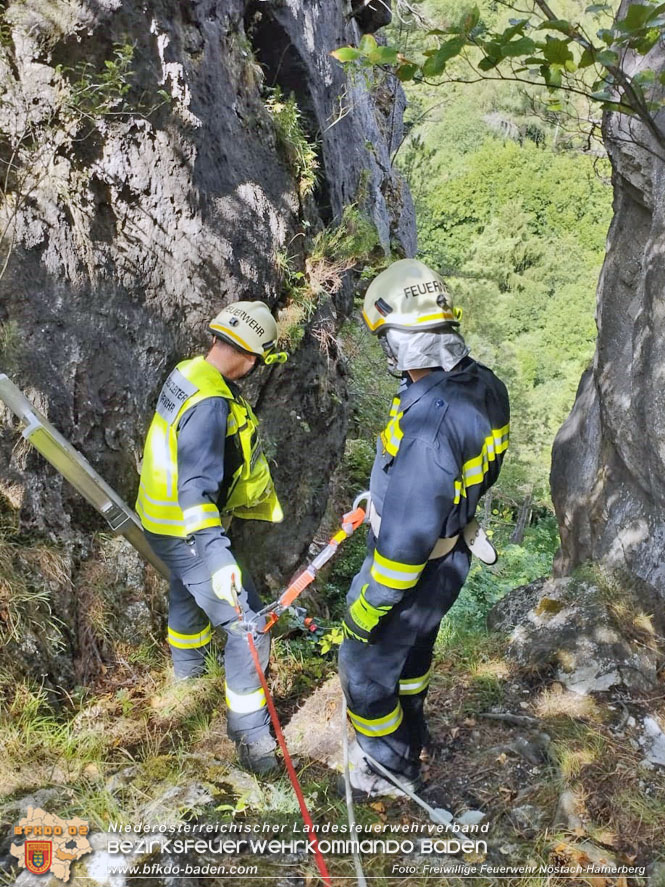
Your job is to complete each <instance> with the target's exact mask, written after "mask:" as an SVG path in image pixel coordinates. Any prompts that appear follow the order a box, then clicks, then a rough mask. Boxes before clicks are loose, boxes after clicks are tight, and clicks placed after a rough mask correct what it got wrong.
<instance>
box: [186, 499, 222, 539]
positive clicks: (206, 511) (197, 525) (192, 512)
mask: <svg viewBox="0 0 665 887" xmlns="http://www.w3.org/2000/svg"><path fill="white" fill-rule="evenodd" d="M182 517H183V520H184V521H185V530H186V531H187V532H188V533H196V531H197V530H205V529H206V527H219V526H221V524H222V521H221V518H220V516H219V509H218V508H217V506H216V505H213V504H212V502H206V503H205V504H204V505H192V506H191V508H185V509H184V510H183V512H182Z"/></svg>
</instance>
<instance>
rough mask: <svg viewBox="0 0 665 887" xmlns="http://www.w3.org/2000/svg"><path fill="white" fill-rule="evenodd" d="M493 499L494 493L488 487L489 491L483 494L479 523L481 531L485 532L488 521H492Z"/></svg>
mask: <svg viewBox="0 0 665 887" xmlns="http://www.w3.org/2000/svg"><path fill="white" fill-rule="evenodd" d="M493 499H494V491H493V490H492V488H491V487H490V488H489V490H488V491H487V492H486V493H485V499H484V509H483V519H482V521H481V524H482V527H483V530H486V529H487V528H488V527H489V524H490V520H491V519H492V500H493Z"/></svg>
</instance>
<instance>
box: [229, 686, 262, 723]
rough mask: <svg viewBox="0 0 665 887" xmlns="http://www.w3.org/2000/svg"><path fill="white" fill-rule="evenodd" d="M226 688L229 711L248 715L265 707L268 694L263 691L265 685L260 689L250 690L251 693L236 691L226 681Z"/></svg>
mask: <svg viewBox="0 0 665 887" xmlns="http://www.w3.org/2000/svg"><path fill="white" fill-rule="evenodd" d="M224 689H225V690H226V705H227V706H228V709H229V711H232V712H235V713H236V714H239V715H247V714H250V713H251V712H253V711H259V710H260V709H262V708H264V707H265V704H266V694H265V693H264V691H263V687H259V689H258V690H250V691H249V693H236V692H235V690H232V689H231V688H230V687H229V685H228V684H227V683H226V682H225V683H224Z"/></svg>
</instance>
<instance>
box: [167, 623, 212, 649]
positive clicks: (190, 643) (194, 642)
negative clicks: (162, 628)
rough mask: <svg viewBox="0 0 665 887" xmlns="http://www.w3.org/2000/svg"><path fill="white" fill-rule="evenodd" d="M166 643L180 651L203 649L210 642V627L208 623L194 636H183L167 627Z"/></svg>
mask: <svg viewBox="0 0 665 887" xmlns="http://www.w3.org/2000/svg"><path fill="white" fill-rule="evenodd" d="M167 637H168V642H169V644H170V645H171V646H172V647H178V648H179V649H180V650H193V649H195V648H196V647H205V645H206V644H209V643H210V641H211V640H212V625H211V624H210V623H208V624H207V625H206V627H205V628H203V629H202V630H201V631H197V632H194V634H183V633H182V632H180V631H175V630H174V629H173V628H171V626H170V625H169V629H168V635H167Z"/></svg>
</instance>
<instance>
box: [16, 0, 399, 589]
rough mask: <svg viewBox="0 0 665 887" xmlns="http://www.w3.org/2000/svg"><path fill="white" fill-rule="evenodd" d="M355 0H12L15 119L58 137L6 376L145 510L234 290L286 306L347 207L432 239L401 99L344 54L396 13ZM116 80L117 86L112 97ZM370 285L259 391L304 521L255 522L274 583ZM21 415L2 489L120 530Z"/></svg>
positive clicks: (318, 496)
mask: <svg viewBox="0 0 665 887" xmlns="http://www.w3.org/2000/svg"><path fill="white" fill-rule="evenodd" d="M347 7H348V8H347ZM356 7H358V4H356ZM381 9H383V11H384V12H385V9H384V7H381ZM358 10H359V7H358V8H357V9H355V10H354V9H353V8H352V7H351V5H350V4H342V3H334V4H333V3H328V2H325V0H312V2H308V3H306V4H303V3H300V2H298V0H284V2H281V3H275V4H268V3H264V2H255V0H203V2H193V0H191V2H178V0H156V2H149V3H147V4H146V3H142V2H138V0H100V2H95V3H92V4H74V5H72V4H70V3H68V2H65V0H55V2H53V3H50V4H49V5H48V15H46V14H45V12H44V5H43V4H42V3H39V2H38V0H27V2H23V0H21V2H19V0H17V2H10V3H9V4H6V9H4V11H3V13H2V16H3V19H4V22H5V24H4V25H3V29H4V30H3V34H5V32H6V33H7V34H8V35H11V36H10V37H8V38H7V40H8V42H7V43H6V45H5V44H4V42H3V45H4V46H5V52H4V54H0V67H1V68H2V72H1V75H2V80H3V83H8V84H9V86H8V89H7V91H6V92H5V93H4V95H3V97H2V101H1V102H0V128H2V130H3V131H4V132H10V131H11V132H13V134H14V136H13V137H14V141H16V140H17V138H19V137H20V135H21V131H24V132H25V133H27V134H28V135H30V134H37V136H38V138H39V139H42V141H43V143H44V146H45V147H44V149H43V150H41V149H40V152H38V153H34V150H35V145H34V139H33V142H30V140H29V138H28V139H23V141H22V142H21V148H20V151H23V152H24V153H23V155H21V154H20V151H19V154H18V155H17V158H18V159H17V161H16V165H17V166H18V164H19V161H20V159H21V157H23V159H24V160H25V159H26V158H27V159H28V160H29V161H30V162H29V163H26V164H24V167H25V168H26V169H29V170H31V172H30V174H29V175H28V177H27V179H26V180H25V181H24V182H22V183H21V182H20V181H19V179H18V173H17V174H16V176H15V178H16V182H15V191H16V194H15V195H14V197H13V198H11V199H10V200H9V201H7V202H6V205H5V209H4V212H5V217H4V218H3V219H2V220H0V221H1V222H2V225H3V226H4V224H5V221H6V220H7V218H8V215H9V216H12V213H13V216H12V218H10V222H12V224H10V226H9V228H8V229H7V230H8V231H9V234H10V235H11V236H8V237H5V238H4V241H3V243H2V256H1V257H0V258H1V259H2V262H4V261H5V260H6V261H7V267H6V269H5V271H4V274H3V275H2V278H1V279H0V290H1V294H0V334H1V335H0V371H4V372H7V373H8V374H9V375H10V377H11V378H12V379H13V380H14V381H16V382H17V384H19V385H20V386H21V387H22V388H23V389H24V390H25V391H26V393H27V394H28V395H29V396H30V397H32V398H33V399H34V402H35V403H36V404H37V405H38V406H39V408H40V409H42V410H43V411H44V412H45V413H46V414H47V415H48V417H49V418H50V419H51V421H53V422H54V424H55V425H56V426H57V427H58V428H59V429H60V430H61V431H62V432H63V433H64V434H65V436H66V437H68V438H69V439H70V440H71V441H72V443H73V444H74V445H75V446H76V447H78V448H79V449H80V450H81V451H82V452H83V453H84V454H85V455H86V456H87V458H88V459H89V461H90V462H91V463H92V464H93V465H94V466H95V467H96V468H97V469H98V470H99V471H100V473H101V474H102V475H103V476H104V478H105V479H106V480H107V481H108V482H109V483H111V485H113V486H114V487H115V488H116V489H117V490H118V491H119V492H120V493H121V494H122V495H123V496H124V497H125V498H126V499H127V501H128V502H130V503H132V504H133V501H134V497H135V493H136V486H137V480H138V466H139V463H140V458H141V449H142V443H143V439H144V435H145V432H146V429H147V426H148V423H149V421H150V418H151V415H152V411H153V408H154V404H155V400H156V396H157V393H158V391H159V388H160V386H161V384H162V382H163V380H164V378H165V376H166V375H167V373H168V371H169V370H170V368H171V367H172V366H173V365H174V364H175V363H176V362H177V361H178V360H180V359H183V358H184V357H188V356H191V355H193V354H195V353H197V352H200V351H202V350H203V349H204V348H205V347H206V342H207V334H206V327H207V322H208V320H209V319H210V317H212V316H213V315H214V314H215V313H216V312H217V311H219V310H220V308H221V307H222V306H223V305H224V304H226V303H228V302H230V301H234V300H237V299H243V298H244V299H257V298H259V299H264V300H266V301H267V302H269V304H270V305H271V306H273V307H274V308H275V310H277V309H278V308H279V307H280V305H283V304H284V300H285V298H286V296H285V295H284V294H283V293H282V289H283V286H282V285H283V278H284V268H283V265H284V257H288V263H290V264H291V265H292V267H293V268H294V269H295V270H299V269H304V267H305V262H304V248H303V244H304V242H305V240H306V236H305V235H307V234H308V232H315V231H317V230H321V229H322V228H323V227H324V226H334V225H336V224H337V223H339V220H340V218H341V215H342V211H343V208H344V207H345V206H348V205H349V204H352V203H354V202H357V203H358V205H359V208H360V209H362V211H363V212H364V213H365V214H366V215H367V216H369V217H370V218H371V220H372V221H373V223H374V225H375V226H376V229H377V233H378V239H379V242H380V244H381V246H382V247H383V252H385V253H389V252H390V251H391V250H393V251H395V252H397V253H398V254H403V255H408V254H413V252H414V251H415V225H414V218H413V212H412V207H411V202H410V198H409V195H408V191H407V189H406V187H405V186H404V185H403V183H402V181H401V179H400V178H399V176H398V175H397V174H395V173H394V172H393V170H392V168H391V162H390V155H391V150H392V149H394V147H395V146H396V144H397V143H398V142H399V140H400V138H401V132H400V129H401V115H402V110H403V97H402V94H401V91H399V90H398V88H397V90H398V91H397V92H395V89H396V88H395V87H392V86H390V85H389V82H388V81H386V82H385V83H376V84H375V85H374V86H373V87H371V86H368V84H366V83H365V82H360V81H352V80H351V79H349V78H347V76H346V74H345V73H344V71H343V69H342V67H341V66H340V65H339V63H338V62H336V61H335V60H334V59H332V58H331V56H330V55H329V53H330V51H331V50H332V49H334V48H335V47H338V46H341V45H345V44H347V43H349V42H351V43H354V42H357V40H358V39H359V37H360V35H361V25H363V26H365V27H367V29H368V30H374V29H375V28H376V27H378V26H379V24H380V22H379V21H378V20H377V15H379V14H380V12H381V10H380V9H379V8H378V7H377V9H373V7H372V8H367V9H366V10H364V14H363V15H359V16H358V17H354V15H353V13H354V11H356V12H357V11H358ZM359 23H360V24H359ZM5 39H6V38H5V37H4V36H3V41H5ZM129 44H132V45H133V47H134V48H133V54H131V55H132V57H131V61H130V63H129V65H125V68H124V69H123V67H122V62H121V61H120V62H119V61H118V59H120V57H121V56H122V52H123V49H122V47H126V46H127V45H129ZM113 64H116V68H115V69H114V68H113V67H109V66H110V65H111V66H112V65H113ZM123 71H124V73H123ZM105 72H110V74H108V76H107V75H106V74H105ZM114 72H115V73H114ZM104 76H107V79H108V78H110V79H111V80H113V78H115V81H116V86H117V95H116V96H115V98H114V95H113V94H112V95H111V97H110V98H108V93H109V90H108V88H107V90H106V92H104V86H103V84H104V82H105V81H104ZM86 84H87V86H86ZM100 84H101V85H100ZM274 87H280V88H281V90H282V94H283V95H285V96H288V95H289V94H290V93H293V94H294V95H295V98H296V100H297V103H298V107H299V109H300V112H301V114H302V125H303V127H304V130H305V132H306V134H307V135H308V137H309V139H310V140H312V141H314V142H315V143H316V144H317V145H318V163H319V171H318V179H317V182H316V185H315V187H314V190H313V193H311V194H310V195H304V196H303V193H302V190H301V189H299V187H298V181H297V178H298V176H297V171H296V170H295V169H294V167H293V164H292V163H291V161H290V160H289V158H288V156H287V155H286V154H285V152H284V150H282V146H281V144H280V139H279V133H278V131H277V127H276V124H275V121H274V118H273V117H272V116H271V114H270V113H269V111H268V110H267V107H266V97H267V95H269V90H271V89H272V88H274ZM74 93H76V95H77V96H78V97H77V99H76V102H78V105H77V104H76V102H74V101H73V100H72V98H71V96H72V94H74ZM91 93H92V95H93V96H96V98H94V99H91V98H90V94H91ZM67 96H68V97H69V98H67ZM63 97H64V98H63ZM105 97H106V98H105ZM107 99H108V101H107V104H104V101H105V100H107ZM81 107H83V111H81ZM17 133H18V136H17ZM19 140H20V138H19ZM37 147H39V145H38V146H37ZM30 151H33V154H30ZM0 159H2V161H3V164H4V166H3V169H5V168H6V164H7V163H8V162H11V161H10V158H9V157H8V155H7V152H6V149H5V147H2V148H1V150H0ZM3 175H4V172H3ZM10 178H11V177H10ZM16 195H18V196H16ZM12 201H13V202H12ZM14 222H15V224H13V223H14ZM1 230H2V229H1V228H0V231H1ZM280 257H281V268H280ZM352 282H353V280H352V274H346V276H345V281H344V285H343V286H342V287H341V288H340V289H338V291H337V292H336V293H335V294H333V295H332V298H331V297H326V298H324V299H322V300H321V302H320V304H319V305H318V306H317V307H316V309H315V311H314V312H313V314H312V316H311V317H310V318H309V320H308V322H307V325H306V329H305V333H304V336H303V338H302V340H301V341H300V343H299V346H298V348H297V350H296V351H295V353H294V354H293V355H292V358H291V360H290V361H289V363H288V364H286V365H285V366H279V367H276V368H272V369H261V370H259V371H258V372H257V373H256V374H255V376H254V377H253V378H252V380H251V384H249V385H247V386H246V387H245V393H246V394H248V396H249V398H250V400H252V401H253V402H254V403H256V404H257V405H258V407H257V408H258V412H259V415H260V416H261V419H262V427H263V430H264V437H265V440H266V451H267V453H268V454H269V455H270V457H271V462H272V465H273V469H274V476H275V480H276V485H277V487H278V490H279V493H280V497H281V498H282V500H283V502H284V504H285V511H286V515H287V520H286V522H285V524H284V525H283V526H282V527H280V528H278V529H277V530H276V531H274V532H270V533H267V532H266V528H265V526H259V525H258V524H256V523H254V524H253V526H252V531H251V534H249V533H248V532H247V530H244V531H243V532H240V533H239V534H238V535H239V536H240V537H241V538H240V540H239V542H238V546H239V548H241V549H242V548H243V547H244V548H245V549H246V552H247V550H249V553H251V563H252V565H253V569H254V571H255V572H256V574H257V576H256V578H257V580H258V582H259V584H264V583H265V581H266V577H267V576H268V574H270V575H269V576H268V581H269V583H270V581H271V579H272V580H273V581H274V582H275V583H276V582H277V581H278V580H280V579H282V578H283V577H284V575H285V573H287V572H290V571H291V570H292V569H293V568H294V566H295V564H296V563H297V562H298V560H299V559H300V557H301V556H302V554H303V552H304V551H305V550H306V547H307V545H308V543H309V541H310V540H311V537H312V535H313V533H314V530H315V529H316V527H317V525H318V522H319V520H320V518H321V515H322V514H323V511H324V508H325V503H326V497H327V492H328V481H329V477H330V474H331V472H332V470H333V468H334V466H335V465H336V463H337V461H338V459H339V457H340V456H341V453H342V451H343V444H344V439H345V434H346V422H347V403H346V386H345V378H344V377H345V367H344V362H343V359H342V358H341V357H340V355H339V353H338V351H337V348H336V343H335V341H334V334H335V332H336V330H337V328H338V326H339V324H340V323H341V321H342V320H343V319H344V316H345V315H347V314H348V312H349V311H350V308H351V305H352ZM322 328H325V329H326V330H327V331H328V333H330V337H329V339H328V347H327V348H323V347H322V345H321V341H322V338H321V336H320V331H321V329H322ZM4 418H5V419H6V421H5V422H4V423H3V424H2V425H1V426H0V504H1V503H2V502H3V501H5V500H6V501H9V502H10V503H11V504H12V506H14V507H16V506H18V507H20V520H21V526H22V527H23V528H26V529H31V530H34V529H36V530H39V531H42V532H44V531H46V532H48V533H50V534H52V535H54V536H55V535H57V536H58V537H59V538H62V537H63V535H67V534H68V533H69V534H70V536H73V537H75V536H76V535H77V534H81V533H86V534H88V533H89V532H90V531H91V530H92V529H95V528H101V527H102V526H103V522H101V521H100V520H99V519H98V518H97V517H96V515H94V514H93V512H92V511H91V510H90V509H88V507H87V506H86V505H85V503H82V501H81V500H80V498H79V497H78V496H77V495H76V494H75V493H74V492H73V491H72V490H71V489H70V488H69V487H68V486H67V485H66V484H64V483H63V482H62V481H61V479H60V478H59V476H58V475H57V474H56V473H55V472H54V471H53V470H51V469H50V468H49V467H48V466H45V465H44V463H43V461H42V460H41V458H40V457H39V456H38V455H36V454H35V453H34V452H30V451H29V450H26V448H21V447H19V448H16V441H17V437H16V429H15V427H12V423H11V420H10V418H9V416H7V415H5V416H4Z"/></svg>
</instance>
